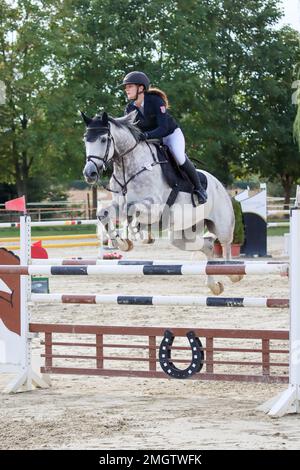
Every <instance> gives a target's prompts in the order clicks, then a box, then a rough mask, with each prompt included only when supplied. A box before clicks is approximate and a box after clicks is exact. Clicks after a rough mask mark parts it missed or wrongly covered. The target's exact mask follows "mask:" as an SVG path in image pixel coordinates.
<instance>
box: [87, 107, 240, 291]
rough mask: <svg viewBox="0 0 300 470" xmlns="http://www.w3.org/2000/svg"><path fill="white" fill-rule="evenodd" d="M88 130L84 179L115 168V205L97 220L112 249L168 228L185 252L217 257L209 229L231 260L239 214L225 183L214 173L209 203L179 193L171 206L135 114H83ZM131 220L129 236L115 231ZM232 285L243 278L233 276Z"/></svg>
mask: <svg viewBox="0 0 300 470" xmlns="http://www.w3.org/2000/svg"><path fill="white" fill-rule="evenodd" d="M82 117H83V119H84V121H85V124H86V127H87V130H86V133H85V137H84V142H85V148H86V164H85V167H84V169H83V175H84V177H85V179H86V181H87V182H88V183H89V184H96V183H97V182H98V180H99V179H100V178H101V175H102V172H103V170H105V169H106V168H107V165H108V164H109V163H112V164H113V174H112V177H111V179H110V183H109V190H110V191H112V195H113V196H112V204H111V205H110V206H109V207H106V208H103V209H101V210H100V211H99V212H98V213H97V217H98V218H99V220H100V222H101V223H102V224H103V227H104V229H105V232H106V233H107V235H108V238H110V239H111V242H112V245H113V246H114V247H115V248H119V249H120V250H123V251H128V250H130V249H131V248H132V247H133V243H132V239H134V238H136V234H137V232H139V231H141V230H142V229H145V228H147V227H148V228H149V227H151V228H153V227H154V226H156V227H158V225H159V224H160V225H159V226H160V228H163V229H166V228H168V230H169V236H170V243H171V244H172V245H174V246H176V247H177V248H179V249H182V250H189V251H193V252H196V253H199V252H203V253H204V254H205V255H206V257H207V259H208V260H211V259H212V258H213V241H214V237H212V236H204V235H205V230H208V231H209V232H210V233H211V234H213V235H215V237H217V238H218V239H219V241H220V243H221V244H222V246H223V256H225V259H226V260H229V259H230V257H231V242H232V238H233V230H234V223H235V220H234V212H233V208H232V203H231V200H230V197H229V195H228V194H227V192H226V190H225V188H224V187H223V185H222V184H221V183H220V181H218V180H217V179H216V178H215V177H214V176H213V175H211V174H210V173H208V172H206V171H203V172H202V173H204V174H205V176H206V178H207V195H208V198H207V202H206V203H205V204H203V205H200V206H199V205H198V206H196V207H195V206H194V205H193V204H192V201H191V195H190V194H189V193H185V192H179V193H178V196H177V198H176V201H175V203H174V204H173V205H172V206H171V207H169V206H168V205H167V204H166V202H167V200H168V197H169V195H170V193H171V188H170V187H169V186H168V184H167V183H166V181H165V179H164V176H163V173H162V168H161V165H162V164H160V163H159V162H158V159H157V147H156V146H155V145H154V144H153V143H149V142H140V140H139V134H140V131H139V129H138V127H137V126H136V124H135V118H136V113H130V114H128V115H126V116H124V117H121V118H112V117H109V116H108V115H107V114H106V113H103V114H102V116H95V117H93V118H90V117H88V116H86V115H85V114H84V113H82ZM117 219H119V220H124V221H128V222H129V233H130V235H129V236H127V237H123V238H122V237H121V236H120V234H119V233H118V231H117V230H116V220H117ZM230 279H231V280H232V281H233V282H237V281H239V280H240V279H241V276H237V275H233V276H230ZM207 286H208V287H209V288H210V289H211V291H212V292H213V293H214V294H215V295H219V294H221V293H222V292H223V290H224V287H223V284H222V283H221V282H215V280H214V278H213V276H208V277H207Z"/></svg>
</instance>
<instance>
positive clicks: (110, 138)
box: [86, 125, 167, 196]
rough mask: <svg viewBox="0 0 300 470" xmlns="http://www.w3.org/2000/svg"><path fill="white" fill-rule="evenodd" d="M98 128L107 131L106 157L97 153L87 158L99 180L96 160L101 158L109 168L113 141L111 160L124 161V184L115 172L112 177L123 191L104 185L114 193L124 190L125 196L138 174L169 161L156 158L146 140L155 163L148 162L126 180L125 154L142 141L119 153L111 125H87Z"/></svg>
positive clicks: (88, 128)
mask: <svg viewBox="0 0 300 470" xmlns="http://www.w3.org/2000/svg"><path fill="white" fill-rule="evenodd" d="M96 129H101V130H102V131H104V132H105V133H106V132H107V146H106V149H105V154H104V157H98V156H97V155H89V156H88V157H87V158H86V161H87V162H91V163H93V164H94V165H95V168H96V172H97V177H98V180H99V179H100V176H101V175H100V172H99V169H98V166H97V164H96V162H95V161H94V160H100V161H101V162H102V163H103V169H104V170H106V168H107V165H108V157H109V150H110V146H111V143H113V146H114V153H113V156H112V157H111V159H110V161H113V160H114V159H115V158H117V159H119V160H121V161H122V172H123V178H124V184H122V183H121V182H120V181H119V180H118V179H117V178H116V176H115V175H114V174H113V175H112V177H113V178H114V180H115V181H116V183H117V184H118V185H119V186H120V187H121V191H114V190H112V189H110V188H108V187H107V186H104V185H103V187H104V188H105V189H107V190H108V191H110V192H112V193H120V192H122V194H123V196H125V195H126V194H127V190H128V189H127V186H128V184H129V183H130V182H131V181H132V180H133V179H134V178H136V177H137V176H138V175H140V174H141V173H143V172H144V171H146V170H151V169H152V167H153V166H155V165H159V164H161V163H167V161H165V162H164V161H163V162H160V161H158V160H156V158H155V155H154V153H153V150H152V149H151V147H150V145H149V144H148V142H146V144H147V145H148V147H149V149H150V152H151V155H152V158H153V160H154V161H153V163H151V164H148V165H145V166H144V167H142V168H141V169H140V170H139V171H138V172H137V173H135V174H134V175H132V176H130V177H129V178H128V179H127V181H126V175H125V163H124V157H125V155H127V154H128V153H130V152H132V150H134V149H135V148H136V147H137V146H138V144H139V143H140V142H136V143H135V145H134V146H133V147H131V148H130V149H128V150H126V152H123V153H120V154H119V153H117V152H116V144H115V140H114V137H113V135H112V133H111V131H110V126H109V125H108V127H105V126H99V127H87V130H96Z"/></svg>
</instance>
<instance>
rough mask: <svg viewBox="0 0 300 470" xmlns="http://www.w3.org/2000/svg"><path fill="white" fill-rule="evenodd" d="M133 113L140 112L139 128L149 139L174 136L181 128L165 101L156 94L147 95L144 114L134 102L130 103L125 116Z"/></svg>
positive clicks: (138, 115)
mask: <svg viewBox="0 0 300 470" xmlns="http://www.w3.org/2000/svg"><path fill="white" fill-rule="evenodd" d="M132 111H137V112H138V114H137V119H138V127H139V128H140V129H141V131H142V132H144V133H145V134H146V137H147V138H148V139H161V138H162V137H165V136H167V135H169V134H172V132H174V131H175V129H177V127H179V126H178V124H177V122H176V121H175V119H174V118H173V117H172V116H171V115H170V114H169V113H168V111H167V109H166V105H165V102H164V100H163V99H162V98H161V97H160V96H158V95H156V94H154V93H145V95H144V109H143V111H144V113H142V111H141V110H140V108H138V107H137V106H135V104H134V101H131V102H130V103H128V105H127V106H126V108H125V114H129V113H131V112H132Z"/></svg>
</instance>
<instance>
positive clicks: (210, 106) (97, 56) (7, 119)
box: [0, 0, 300, 199]
mask: <svg viewBox="0 0 300 470" xmlns="http://www.w3.org/2000/svg"><path fill="white" fill-rule="evenodd" d="M277 3H278V2H277V0H235V1H234V2H232V1H231V0H202V1H201V2H199V0H189V2H184V1H182V0H169V1H168V2H165V1H164V0H122V1H121V2H120V1H119V0H68V1H64V2H61V1H60V0H16V1H15V2H11V1H9V0H0V80H2V81H3V82H4V83H5V85H6V95H7V98H6V103H5V104H4V105H1V104H0V138H1V140H0V155H1V159H0V175H1V177H0V183H6V184H13V185H15V187H16V193H17V194H18V195H21V194H23V193H25V194H27V196H28V197H29V198H33V197H34V198H37V199H40V198H42V197H45V196H46V195H47V194H51V192H52V191H53V188H54V187H55V186H58V187H60V186H61V185H66V183H67V182H69V181H72V180H75V179H80V178H82V166H83V161H84V153H83V152H84V148H83V143H82V134H83V130H84V126H83V124H82V122H81V119H80V118H79V114H78V111H79V110H84V111H86V112H87V113H88V114H90V115H93V114H95V113H98V112H101V111H102V110H103V109H105V110H107V111H108V112H109V113H110V114H111V115H113V116H118V115H121V114H122V113H123V109H124V106H125V98H124V94H123V93H122V90H120V88H118V87H117V85H118V84H119V83H120V82H121V79H122V77H123V76H124V74H125V73H126V72H128V71H131V70H134V69H135V70H138V69H141V70H144V71H145V72H146V73H148V74H149V75H150V77H151V79H152V83H153V85H155V86H159V87H161V88H162V89H164V90H165V91H166V92H167V94H168V95H169V98H170V102H171V110H170V111H171V113H172V114H173V115H174V117H175V118H176V119H177V120H178V122H179V124H180V126H181V127H182V128H183V130H184V133H185V135H186V140H187V152H188V153H189V155H190V156H191V157H192V158H193V159H194V160H196V161H197V162H198V165H199V166H200V167H202V168H204V169H207V170H209V171H211V172H212V173H213V174H215V175H216V176H217V177H219V178H220V179H221V180H222V182H223V183H224V184H229V183H231V181H232V179H233V178H234V177H241V178H244V177H245V175H246V174H247V173H248V172H249V171H253V172H255V173H256V174H260V175H261V176H263V177H264V178H265V177H266V176H268V177H269V179H270V180H272V179H275V178H278V177H279V176H282V179H281V181H282V184H284V183H285V182H286V188H287V189H288V185H289V184H290V183H291V184H292V182H293V181H295V179H297V178H298V176H299V175H298V173H297V172H298V169H296V167H297V168H298V167H299V168H300V165H298V164H297V165H295V162H298V159H299V154H298V153H297V151H296V150H295V146H293V145H294V144H293V142H292V139H291V122H292V120H293V118H294V114H293V113H294V111H295V109H294V108H292V107H291V105H290V96H289V92H290V86H291V83H292V80H293V73H292V71H293V61H294V60H295V59H294V58H295V57H296V54H297V53H299V45H298V43H297V35H296V33H295V32H294V31H292V30H290V29H289V30H288V29H283V30H279V31H276V30H275V29H274V28H273V26H274V25H275V24H276V22H277V21H278V19H279V18H280V12H279V10H278V7H277ZM116 32H117V34H116ZM268 170H269V172H268ZM299 171H300V170H299ZM287 189H286V191H287Z"/></svg>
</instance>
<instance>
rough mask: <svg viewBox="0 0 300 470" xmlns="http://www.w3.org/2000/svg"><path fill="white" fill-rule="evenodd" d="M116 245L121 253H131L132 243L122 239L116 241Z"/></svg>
mask: <svg viewBox="0 0 300 470" xmlns="http://www.w3.org/2000/svg"><path fill="white" fill-rule="evenodd" d="M118 244H119V249H120V250H121V251H131V250H132V249H133V243H132V241H131V240H129V239H128V238H126V239H125V238H122V239H121V240H119V241H118Z"/></svg>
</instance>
